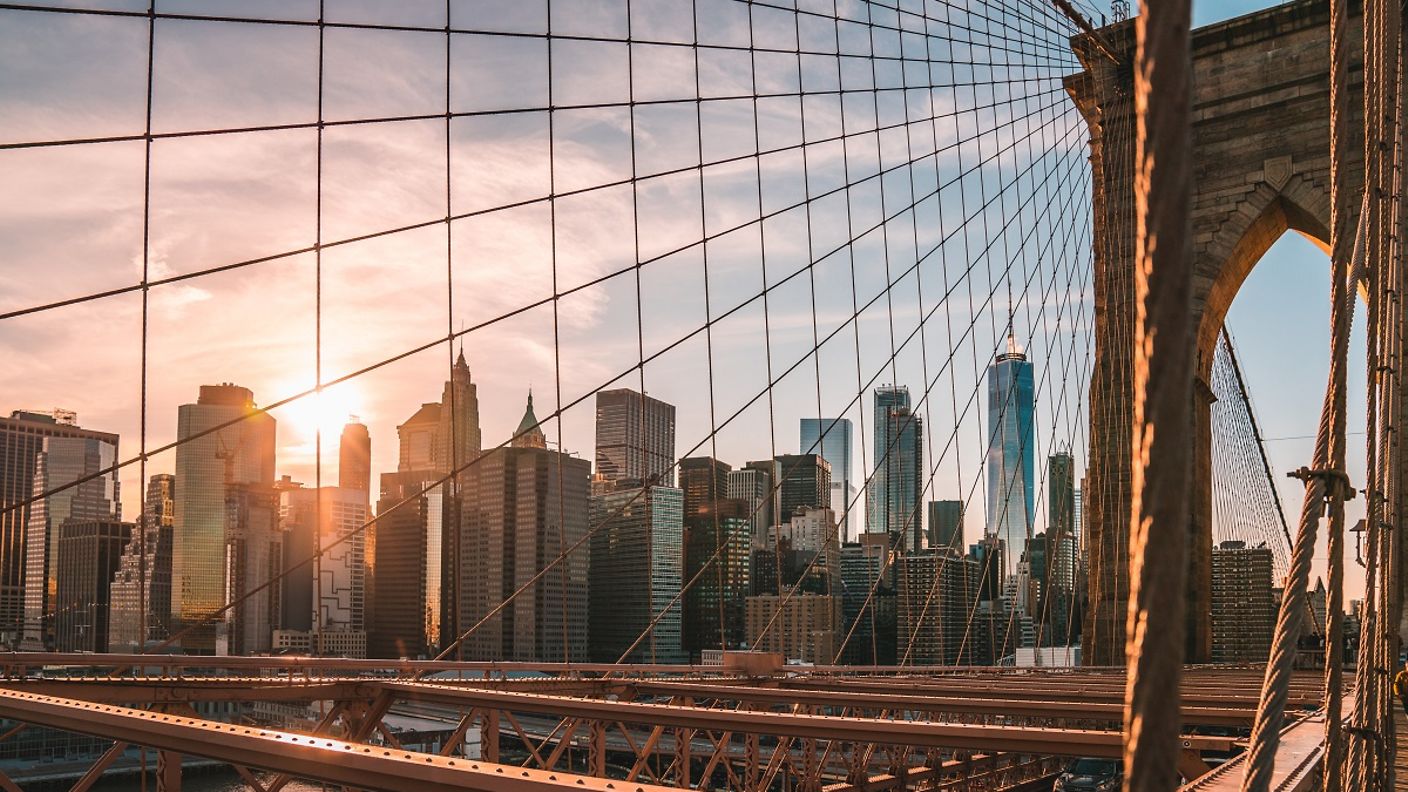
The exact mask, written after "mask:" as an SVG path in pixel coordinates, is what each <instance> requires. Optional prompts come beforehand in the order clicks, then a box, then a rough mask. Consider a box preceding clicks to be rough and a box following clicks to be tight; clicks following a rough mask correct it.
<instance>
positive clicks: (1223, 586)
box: [1212, 540, 1323, 663]
mask: <svg viewBox="0 0 1408 792" xmlns="http://www.w3.org/2000/svg"><path fill="white" fill-rule="evenodd" d="M1271 584H1272V557H1271V548H1269V547H1247V543H1246V542H1239V541H1232V540H1229V541H1225V542H1222V543H1220V544H1219V545H1218V546H1217V547H1214V548H1213V551H1212V661H1213V662H1214V663H1264V662H1266V658H1267V657H1269V656H1270V654H1271V636H1272V633H1273V632H1274V631H1275V629H1276V617H1277V613H1278V610H1279V603H1278V602H1277V600H1276V597H1275V596H1274V595H1273V593H1272V586H1271ZM1322 611H1323V607H1322ZM1322 623H1323V622H1322Z"/></svg>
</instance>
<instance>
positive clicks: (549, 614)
mask: <svg viewBox="0 0 1408 792" xmlns="http://www.w3.org/2000/svg"><path fill="white" fill-rule="evenodd" d="M531 398H532V397H531V396H530V397H529V399H530V401H529V405H528V407H527V409H526V410H525V411H524V416H523V420H522V421H520V423H519V428H518V429H517V430H515V432H514V434H515V439H514V440H513V442H512V444H511V446H510V447H509V448H494V449H490V450H489V451H487V452H485V453H484V455H483V457H482V458H481V459H480V461H479V462H478V464H476V465H475V466H474V467H472V468H470V469H469V470H468V471H467V473H468V476H467V478H466V480H465V483H464V485H463V489H462V493H461V494H462V496H463V502H464V505H463V507H462V510H461V522H460V526H459V529H460V531H461V538H460V552H461V556H460V567H461V570H460V574H461V577H462V579H463V582H462V585H461V588H460V595H461V601H460V607H459V609H458V612H459V619H460V622H459V624H457V625H454V626H453V629H450V630H447V638H448V637H449V635H448V634H449V633H453V634H454V635H455V636H456V637H457V636H459V635H463V634H464V633H466V632H467V631H468V630H469V629H470V628H471V627H473V626H475V625H476V624H479V623H480V621H481V620H484V619H485V618H486V617H488V620H487V621H484V623H483V624H482V625H480V626H479V627H478V629H476V630H475V631H474V633H473V634H472V635H470V636H469V637H468V638H467V639H466V640H465V642H464V645H463V646H462V647H460V651H459V652H457V653H456V656H457V657H463V658H464V659H465V660H513V661H525V662H567V661H577V662H581V661H584V660H586V658H587V620H588V603H587V591H588V580H589V579H590V577H589V570H588V564H589V559H588V555H587V553H586V552H585V548H584V549H583V550H582V551H579V552H575V553H569V554H568V555H567V556H566V557H565V558H564V559H563V560H562V562H561V563H559V564H558V566H557V567H556V568H554V569H553V570H552V571H550V572H548V573H547V574H546V575H544V576H543V577H541V578H539V579H538V581H537V583H535V584H533V585H532V586H530V587H528V588H527V589H526V590H525V591H524V592H523V593H522V594H520V595H518V597H517V598H515V599H514V600H513V602H512V603H510V604H509V605H508V606H507V607H505V608H503V609H502V610H500V611H498V612H497V613H494V614H493V615H492V616H490V614H491V613H493V611H494V609H495V608H496V607H498V605H499V604H500V603H502V602H504V601H505V600H507V599H508V598H509V597H510V596H513V594H514V592H516V591H518V589H520V588H522V587H524V586H525V585H527V584H528V583H529V581H531V580H532V579H533V577H534V576H535V575H537V574H538V572H539V571H540V570H541V569H542V568H543V566H544V565H546V564H547V563H549V562H550V561H551V560H552V559H553V558H556V557H557V555H558V554H559V553H561V552H562V551H563V549H564V548H567V547H571V546H572V545H574V544H576V543H577V542H580V541H582V539H583V538H584V537H585V536H586V535H587V530H588V509H589V506H588V503H589V495H588V493H589V479H590V477H591V463H590V462H588V461H587V460H585V459H579V458H577V457H575V456H572V455H570V454H565V453H560V452H558V451H555V450H550V449H548V448H546V445H547V443H546V438H545V437H544V436H543V433H542V431H541V430H540V429H538V428H537V423H538V421H537V417H536V416H535V415H534V414H533V407H532V402H531ZM564 641H565V643H564ZM447 644H448V641H447Z"/></svg>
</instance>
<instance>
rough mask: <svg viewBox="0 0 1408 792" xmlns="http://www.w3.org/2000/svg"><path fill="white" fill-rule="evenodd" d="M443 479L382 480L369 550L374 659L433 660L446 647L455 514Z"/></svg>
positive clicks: (412, 474) (400, 476)
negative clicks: (445, 583)
mask: <svg viewBox="0 0 1408 792" xmlns="http://www.w3.org/2000/svg"><path fill="white" fill-rule="evenodd" d="M404 437H405V436H404V435H403V439H404ZM438 478H439V476H438V475H437V474H436V473H434V472H433V471H414V470H412V471H404V472H396V473H383V474H382V476H381V499H380V500H378V501H377V517H376V521H375V522H373V523H372V525H371V528H370V529H369V531H368V532H367V545H366V549H365V558H366V566H367V577H366V586H367V606H368V607H367V613H366V619H367V621H368V623H369V625H370V629H369V632H368V635H367V653H368V654H369V655H370V656H371V657H386V658H399V657H406V658H411V659H415V658H419V657H428V656H430V655H433V654H434V653H435V651H436V650H437V649H438V648H439V647H440V645H441V630H440V625H441V618H442V615H443V613H442V608H441V605H442V596H441V595H442V587H441V575H442V573H443V571H444V570H443V559H444V534H445V530H444V528H445V522H446V520H447V519H449V518H450V517H452V516H453V511H454V510H453V509H452V508H450V507H449V504H447V502H446V501H447V499H446V496H445V487H444V485H437V484H436V483H435V482H436V480H437V479H438Z"/></svg>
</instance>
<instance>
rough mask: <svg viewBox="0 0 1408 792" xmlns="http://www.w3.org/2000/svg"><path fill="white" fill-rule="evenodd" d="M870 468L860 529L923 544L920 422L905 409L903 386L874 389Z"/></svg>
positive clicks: (907, 544) (910, 546) (904, 543)
mask: <svg viewBox="0 0 1408 792" xmlns="http://www.w3.org/2000/svg"><path fill="white" fill-rule="evenodd" d="M874 400H875V407H874V409H875V415H874V418H875V450H874V454H875V472H874V473H873V474H872V475H871V479H870V488H869V490H868V492H867V497H866V510H867V518H866V530H868V531H871V532H873V533H890V534H893V535H895V536H898V537H900V542H901V544H900V546H901V547H902V548H903V549H905V550H917V549H919V548H921V547H923V546H924V514H923V511H922V499H923V496H924V478H925V473H924V421H923V419H922V418H920V417H919V416H918V415H915V414H914V413H913V412H912V411H911V404H910V399H909V388H907V387H904V386H893V385H887V386H884V387H880V388H876V389H875V395H874Z"/></svg>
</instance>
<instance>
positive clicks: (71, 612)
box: [54, 519, 133, 652]
mask: <svg viewBox="0 0 1408 792" xmlns="http://www.w3.org/2000/svg"><path fill="white" fill-rule="evenodd" d="M132 529H133V525H132V523H125V522H122V521H120V520H112V519H108V520H75V519H69V520H65V521H64V523H63V525H62V526H60V528H59V545H58V553H57V556H56V560H55V578H56V579H57V580H58V588H57V590H56V594H55V600H56V601H55V613H54V649H55V650H57V651H60V652H106V651H108V612H109V608H110V606H111V599H110V594H111V591H112V578H113V573H114V572H116V571H117V567H118V562H119V560H120V559H121V558H122V548H123V547H125V546H126V545H127V543H128V542H129V541H131V539H132Z"/></svg>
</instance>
